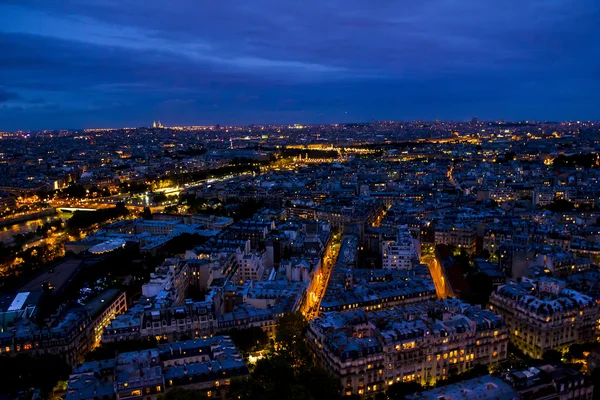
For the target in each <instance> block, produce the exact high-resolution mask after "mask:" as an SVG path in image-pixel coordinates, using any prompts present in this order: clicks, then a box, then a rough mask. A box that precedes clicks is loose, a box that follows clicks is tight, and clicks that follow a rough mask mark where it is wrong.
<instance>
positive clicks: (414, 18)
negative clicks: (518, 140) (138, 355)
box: [0, 0, 600, 130]
mask: <svg viewBox="0 0 600 400" xmlns="http://www.w3.org/2000/svg"><path fill="white" fill-rule="evenodd" d="M599 111H600V1H598V0H391V1H387V0H370V1H367V0H365V1H355V0H302V1H298V0H295V1H290V0H244V1H237V0H223V1H218V0H213V1H207V0H136V1H133V0H47V1H43V0H8V1H6V0H0V130H16V129H44V128H48V129H55V128H80V127H122V126H148V125H149V124H151V123H152V121H153V120H154V119H157V120H158V119H159V120H161V121H162V122H163V123H164V124H165V125H184V124H195V125H203V124H206V125H207V124H217V123H220V124H250V123H255V124H261V123H326V122H349V121H353V122H354V121H370V120H371V119H372V118H374V119H376V120H383V119H393V120H413V119H427V120H433V119H446V120H470V119H471V117H473V116H478V117H479V119H481V120H488V119H505V120H526V119H533V120H543V119H546V120H561V119H562V120H576V119H582V120H588V119H600V113H599Z"/></svg>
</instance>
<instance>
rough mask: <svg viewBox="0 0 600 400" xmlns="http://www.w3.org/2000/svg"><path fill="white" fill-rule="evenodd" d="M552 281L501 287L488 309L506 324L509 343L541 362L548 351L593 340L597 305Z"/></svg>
mask: <svg viewBox="0 0 600 400" xmlns="http://www.w3.org/2000/svg"><path fill="white" fill-rule="evenodd" d="M565 285H566V284H565V283H564V282H563V281H560V280H558V279H554V278H540V279H538V280H527V281H523V282H520V283H514V282H511V283H509V284H506V285H503V286H500V287H498V288H497V289H496V291H495V292H493V293H492V295H491V297H490V308H491V309H492V310H494V311H495V312H497V313H498V314H500V315H501V316H502V317H503V318H504V320H505V321H506V325H507V326H508V329H509V332H510V340H511V342H512V343H514V345H515V346H516V347H517V348H519V349H520V350H521V351H523V352H524V353H525V354H527V355H529V356H531V357H535V358H541V357H542V355H543V353H544V352H545V351H547V350H564V349H567V348H568V347H569V346H570V345H572V344H574V343H579V342H584V341H588V340H596V339H597V337H598V336H599V333H598V322H597V321H598V319H599V318H600V305H599V304H597V303H596V302H595V301H594V300H593V299H592V298H591V297H589V296H587V295H584V294H582V293H579V292H577V291H575V290H572V289H567V288H565Z"/></svg>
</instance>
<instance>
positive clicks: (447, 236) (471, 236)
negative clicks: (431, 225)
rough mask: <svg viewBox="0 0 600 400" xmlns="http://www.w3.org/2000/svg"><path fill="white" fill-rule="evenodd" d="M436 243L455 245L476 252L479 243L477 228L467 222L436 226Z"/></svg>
mask: <svg viewBox="0 0 600 400" xmlns="http://www.w3.org/2000/svg"><path fill="white" fill-rule="evenodd" d="M435 244H436V245H438V244H445V245H447V246H454V247H458V248H461V249H465V250H467V251H468V252H470V253H474V252H475V248H476V245H477V229H476V228H475V227H474V226H470V225H466V224H455V225H451V226H450V225H440V226H436V228H435Z"/></svg>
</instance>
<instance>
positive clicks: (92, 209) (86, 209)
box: [56, 207, 97, 213]
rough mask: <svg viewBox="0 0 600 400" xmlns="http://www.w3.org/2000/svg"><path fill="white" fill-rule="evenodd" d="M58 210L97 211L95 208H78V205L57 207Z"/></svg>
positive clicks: (68, 211) (69, 211) (65, 211)
mask: <svg viewBox="0 0 600 400" xmlns="http://www.w3.org/2000/svg"><path fill="white" fill-rule="evenodd" d="M56 210H57V211H58V212H64V213H74V212H75V211H97V210H96V209H95V208H80V207H58V208H57V209H56Z"/></svg>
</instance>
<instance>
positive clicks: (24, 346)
mask: <svg viewBox="0 0 600 400" xmlns="http://www.w3.org/2000/svg"><path fill="white" fill-rule="evenodd" d="M30 296H32V294H31V293H22V294H19V295H17V297H16V298H15V300H16V301H17V303H15V300H13V302H12V303H11V306H10V307H9V309H8V310H6V311H7V312H8V313H11V314H9V315H6V316H5V317H7V316H8V317H10V318H5V320H4V321H5V323H6V325H5V326H4V328H3V330H2V332H0V353H1V354H8V355H10V356H16V355H19V354H27V355H31V356H37V355H41V354H54V355H58V356H60V357H61V358H63V359H64V360H65V362H66V363H68V364H75V363H77V362H79V361H80V360H81V359H83V356H84V355H85V354H86V353H87V352H88V351H89V350H91V349H92V348H93V347H94V346H95V345H96V344H97V343H98V341H99V339H100V336H101V334H102V332H103V330H104V328H105V327H106V326H108V325H109V324H110V322H111V318H113V317H114V316H115V315H116V314H117V313H119V312H124V311H125V310H126V301H125V293H121V292H120V291H118V290H116V289H109V290H107V291H105V292H102V293H100V294H99V295H98V296H96V297H94V298H92V299H90V300H89V301H87V302H85V303H84V304H83V305H81V304H78V305H77V306H75V307H72V308H69V309H67V310H65V311H64V312H62V313H60V314H59V315H58V316H56V317H54V318H52V319H51V320H50V322H48V323H47V324H45V325H38V324H37V323H36V322H35V320H34V319H33V318H32V317H33V316H34V315H35V313H34V312H33V313H32V312H31V304H30V303H29V302H30V300H29V299H30ZM32 297H33V296H32ZM19 304H21V306H20V307H19ZM17 310H20V312H19V313H18V314H16V315H15V314H14V312H15V311H17Z"/></svg>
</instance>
